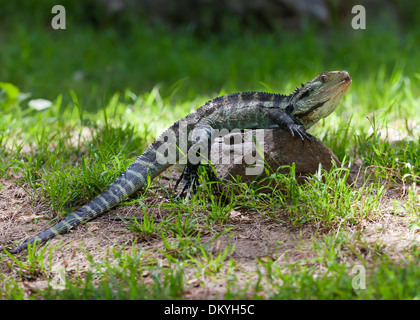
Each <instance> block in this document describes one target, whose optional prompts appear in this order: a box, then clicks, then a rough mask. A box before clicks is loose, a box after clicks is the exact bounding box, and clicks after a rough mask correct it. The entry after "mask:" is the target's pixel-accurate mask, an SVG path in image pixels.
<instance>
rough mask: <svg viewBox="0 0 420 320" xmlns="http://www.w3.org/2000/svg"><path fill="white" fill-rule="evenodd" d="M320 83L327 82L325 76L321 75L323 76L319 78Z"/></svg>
mask: <svg viewBox="0 0 420 320" xmlns="http://www.w3.org/2000/svg"><path fill="white" fill-rule="evenodd" d="M321 81H322V82H323V83H325V82H327V76H326V75H325V74H323V75H322V76H321Z"/></svg>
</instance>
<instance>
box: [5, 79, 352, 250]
mask: <svg viewBox="0 0 420 320" xmlns="http://www.w3.org/2000/svg"><path fill="white" fill-rule="evenodd" d="M351 81H352V80H351V78H350V76H349V74H348V72H347V71H331V72H324V73H321V74H319V75H318V76H316V77H315V78H314V79H312V80H311V81H309V82H307V83H305V84H302V85H301V86H300V87H297V88H296V90H295V91H294V92H293V93H292V94H290V95H282V94H272V93H265V92H244V93H235V94H229V95H224V96H220V97H217V98H215V99H213V100H210V101H208V102H207V103H205V104H204V105H202V106H201V107H200V108H199V109H197V110H196V111H195V112H192V113H191V114H189V115H188V116H186V117H185V118H183V119H181V120H179V121H177V122H175V123H174V124H173V125H172V126H171V127H170V128H168V129H167V130H166V131H165V132H164V133H163V134H162V135H161V137H160V138H158V139H157V140H156V141H155V142H153V143H152V144H151V145H150V146H149V147H148V148H147V149H146V151H145V152H144V153H143V154H141V155H140V156H139V157H137V159H136V160H135V161H134V162H133V163H132V164H131V165H130V166H129V167H128V168H127V170H126V171H125V172H124V173H122V174H121V175H120V176H119V177H117V178H116V179H115V180H114V182H112V183H111V184H110V185H109V186H108V187H107V188H106V189H105V190H104V191H103V192H102V193H101V194H99V195H98V196H97V197H95V198H94V199H93V200H91V201H90V202H89V203H87V204H85V205H84V206H82V207H80V208H79V209H77V210H75V211H73V212H72V213H71V214H69V215H68V216H66V217H65V218H64V219H63V220H62V221H60V222H58V223H57V224H55V225H54V226H52V227H50V228H49V229H47V230H45V231H43V232H41V233H39V234H38V235H36V236H35V237H33V238H31V239H29V240H27V241H25V242H23V243H22V244H20V245H19V246H18V247H16V248H15V249H12V250H9V252H11V253H18V252H20V251H22V250H24V249H26V248H27V246H28V244H33V243H34V242H35V241H36V242H37V243H41V242H45V241H47V240H49V239H51V238H53V237H55V236H56V235H58V234H62V233H65V232H67V231H69V230H70V229H72V228H74V227H76V226H78V225H80V224H82V223H85V222H87V221H90V220H92V219H94V218H96V217H98V216H99V215H101V214H103V213H104V212H106V211H108V210H109V209H111V208H112V207H114V206H116V205H117V204H119V203H120V202H122V201H123V200H125V199H126V198H128V197H129V196H130V195H132V194H133V193H134V192H136V191H137V190H139V189H141V188H142V187H144V186H145V185H146V184H147V180H148V178H149V179H151V180H153V179H154V178H156V177H157V176H158V175H159V174H160V173H162V172H163V171H164V170H166V169H168V168H169V167H170V166H171V165H172V164H171V163H169V162H166V163H165V162H164V161H158V160H159V157H161V158H162V157H163V155H162V154H161V151H160V149H161V147H162V145H163V144H164V143H167V141H168V138H167V137H168V136H170V135H169V134H168V133H169V132H171V133H172V134H173V135H174V137H175V139H174V140H173V141H171V143H172V144H173V145H176V146H179V145H180V144H181V143H182V141H181V139H180V136H181V133H182V132H181V124H185V125H184V127H183V130H186V131H187V132H186V134H187V136H188V133H190V132H192V131H194V136H193V138H191V142H190V143H189V149H191V150H193V148H194V147H197V148H198V147H201V148H203V147H204V146H205V145H207V146H208V147H209V146H210V145H211V144H210V143H209V141H210V140H211V135H212V132H213V131H214V130H216V129H219V130H221V129H227V130H233V129H241V130H242V129H272V128H277V127H280V128H283V129H285V131H288V132H289V133H290V134H291V136H292V137H295V136H297V137H298V138H300V140H302V142H304V141H305V139H306V140H309V141H310V139H311V135H310V134H309V133H307V132H306V130H307V129H308V128H310V127H311V126H312V125H313V124H315V123H316V122H317V121H319V120H320V119H322V118H325V117H327V116H328V115H329V114H331V112H333V111H334V110H335V109H336V107H337V106H338V104H339V103H340V100H341V98H342V97H343V95H344V94H345V93H346V91H347V90H348V88H349V87H350V84H351ZM165 137H166V138H165ZM197 150H200V149H197ZM192 154H197V153H194V152H193V153H192ZM189 155H190V153H188V162H187V164H186V166H185V168H184V171H183V173H182V175H181V177H180V178H179V180H178V182H177V185H178V183H179V182H180V181H181V180H182V181H183V187H182V190H181V192H180V193H179V194H178V196H179V195H180V194H182V193H183V192H184V191H185V190H186V189H187V188H194V189H195V187H196V185H197V174H196V173H197V169H198V166H199V165H200V162H199V161H198V163H197V161H196V162H195V163H192V161H190V157H189Z"/></svg>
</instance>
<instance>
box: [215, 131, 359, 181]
mask: <svg viewBox="0 0 420 320" xmlns="http://www.w3.org/2000/svg"><path fill="white" fill-rule="evenodd" d="M223 139H224V141H223ZM254 139H256V141H257V142H258V145H259V146H260V152H261V153H263V154H264V158H262V157H261V156H260V155H259V153H258V152H257V147H256V144H255V142H254ZM229 140H230V143H229ZM333 161H335V163H336V164H337V166H338V167H339V166H341V163H340V161H339V160H338V158H337V156H336V155H335V154H334V153H333V152H332V151H331V150H330V149H329V148H328V147H327V146H326V145H325V144H324V143H322V142H321V141H320V140H318V139H316V138H315V137H313V138H312V140H311V141H310V142H309V141H306V140H305V142H304V143H302V141H301V140H300V138H299V137H294V138H292V136H291V135H290V133H288V132H286V131H284V130H283V129H273V130H252V131H251V130H250V131H247V132H245V133H232V134H229V135H227V136H225V137H224V138H219V139H218V140H216V141H215V142H214V144H213V145H212V153H211V162H212V163H213V164H218V165H215V169H216V172H217V176H218V177H219V179H221V180H223V179H232V177H236V176H238V175H239V176H240V177H241V179H242V181H250V180H254V178H255V177H256V176H258V175H261V176H262V177H265V176H266V175H265V170H264V167H263V165H262V164H263V163H265V166H267V165H268V166H269V167H270V168H271V169H272V171H276V170H277V169H278V168H279V167H281V166H285V165H289V166H290V165H291V164H292V163H295V169H296V177H298V179H299V180H303V179H304V176H307V175H308V174H314V173H315V172H316V171H317V170H318V168H319V164H321V166H322V167H323V168H324V169H326V170H330V169H331V167H332V162H333ZM256 163H257V165H255V164H256ZM283 172H284V173H287V172H289V169H285V170H283ZM347 182H348V183H353V179H352V178H351V177H350V176H349V178H348V179H347Z"/></svg>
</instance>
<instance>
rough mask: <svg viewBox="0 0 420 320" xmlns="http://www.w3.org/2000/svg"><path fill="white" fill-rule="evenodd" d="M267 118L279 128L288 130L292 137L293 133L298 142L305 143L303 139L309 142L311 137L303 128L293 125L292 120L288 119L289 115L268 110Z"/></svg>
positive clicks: (276, 110) (278, 110)
mask: <svg viewBox="0 0 420 320" xmlns="http://www.w3.org/2000/svg"><path fill="white" fill-rule="evenodd" d="M268 116H269V117H270V119H271V120H272V121H273V122H274V123H275V124H277V125H278V126H279V127H280V128H283V129H286V130H289V132H290V134H291V135H292V137H294V136H295V133H297V134H298V135H299V137H300V140H302V142H303V143H304V142H305V139H307V140H308V141H311V137H312V136H311V135H310V134H309V133H307V132H306V131H305V129H304V128H303V126H300V125H298V124H296V123H294V121H293V120H292V118H290V117H289V115H288V114H287V113H285V112H284V111H282V110H280V109H278V108H269V110H268Z"/></svg>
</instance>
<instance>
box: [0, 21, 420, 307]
mask: <svg viewBox="0 0 420 320" xmlns="http://www.w3.org/2000/svg"><path fill="white" fill-rule="evenodd" d="M40 19H41V18H37V19H35V20H34V21H38V23H35V25H33V26H31V32H30V33H28V29H27V28H28V26H20V25H19V24H17V22H13V21H11V22H10V23H11V24H10V26H13V27H10V28H8V32H7V33H0V41H1V42H2V43H3V46H2V50H1V51H0V61H2V68H0V81H1V83H0V88H1V91H0V110H1V112H2V116H1V117H0V153H1V156H0V177H1V178H2V179H4V181H6V180H7V181H13V183H14V184H15V185H16V186H18V187H20V188H22V189H23V190H25V192H26V193H27V194H28V195H29V196H30V198H31V199H32V201H37V200H43V201H44V202H45V203H47V206H49V211H48V216H51V215H52V216H60V215H63V214H66V213H68V212H70V211H71V210H73V209H74V208H76V207H78V206H80V205H82V204H84V203H86V202H87V201H89V200H90V199H92V198H93V197H94V196H95V195H97V194H98V193H100V192H101V190H103V189H104V188H105V187H106V186H107V185H108V184H109V183H110V182H111V181H112V180H113V179H114V178H115V177H116V176H118V175H119V174H120V173H121V172H123V171H124V170H125V168H126V167H127V166H128V165H129V164H130V163H131V161H132V160H134V158H135V156H136V155H139V154H140V153H141V152H142V151H143V150H144V149H145V148H146V147H147V146H148V145H149V144H150V143H151V142H152V141H153V139H154V138H155V137H156V136H157V135H158V134H159V133H160V132H162V131H163V129H165V128H166V127H168V126H169V125H170V124H172V122H174V121H176V120H178V119H180V118H181V117H183V116H185V115H187V114H189V113H190V112H191V110H194V109H196V108H197V107H198V106H200V105H201V104H202V103H203V102H205V101H206V100H208V99H210V98H212V97H215V96H217V95H218V94H223V93H230V92H237V91H248V90H264V91H265V90H267V88H271V89H270V90H273V91H276V92H281V93H290V92H291V91H292V90H293V88H294V87H295V86H296V85H298V84H299V83H301V82H304V81H307V80H309V79H311V78H312V77H314V76H315V75H316V74H318V73H320V72H322V71H326V70H336V69H346V70H348V71H349V72H350V74H351V76H352V78H353V84H352V86H351V88H350V90H349V92H348V93H347V94H346V95H345V97H344V99H343V101H342V103H341V104H340V106H339V108H338V109H337V110H336V111H335V112H334V113H333V114H332V115H330V116H329V117H328V118H327V119H325V120H323V121H321V122H320V123H319V124H317V125H316V126H315V127H314V128H313V129H311V134H313V135H315V136H317V137H320V138H322V141H323V142H324V143H326V144H327V145H328V146H330V147H331V148H332V150H333V151H334V152H335V153H336V154H337V156H338V158H339V159H340V160H344V161H345V162H352V163H354V162H358V163H361V164H362V165H363V171H362V173H361V174H362V175H363V176H364V179H365V181H366V183H365V184H363V185H362V186H360V187H357V188H356V187H355V186H351V185H348V184H346V178H347V175H348V174H349V172H348V170H347V169H345V168H334V169H333V170H332V171H331V172H325V171H323V170H321V171H320V172H319V173H318V174H316V175H314V176H312V177H310V178H309V179H308V180H307V182H306V183H304V184H298V183H297V179H296V177H295V175H294V166H293V165H291V166H290V167H289V170H290V173H289V174H280V173H279V172H278V171H277V170H275V168H274V169H272V170H269V169H267V170H268V178H267V179H269V180H272V181H273V182H275V186H276V187H273V188H272V189H269V188H268V190H266V191H264V192H260V189H261V185H260V184H258V183H257V182H254V183H248V184H244V183H242V182H240V181H236V182H232V183H231V184H228V185H223V186H222V187H223V189H222V190H225V191H224V192H225V193H224V196H223V197H217V196H216V194H215V193H214V192H213V191H212V190H213V187H214V184H212V183H208V182H205V181H202V185H201V186H200V188H199V192H198V193H197V194H196V195H193V196H192V197H191V199H190V201H188V202H186V201H183V200H180V201H168V202H167V201H164V200H163V198H162V197H163V196H162V195H164V196H167V197H168V198H170V197H171V196H172V190H166V189H165V188H163V187H162V186H156V185H149V186H148V188H147V189H146V190H143V191H142V192H141V193H139V194H137V196H136V197H135V198H134V199H130V200H128V201H126V202H125V203H123V204H122V206H134V205H136V206H139V207H140V211H141V212H142V219H137V220H130V221H128V222H127V226H126V227H127V228H128V229H130V230H131V231H132V232H133V233H134V234H138V238H139V239H145V241H150V242H153V241H160V244H161V245H160V247H159V248H157V249H156V250H144V251H143V250H140V249H137V247H136V246H135V245H133V246H132V249H130V250H127V249H126V248H124V247H118V246H115V247H113V248H107V249H104V248H102V249H101V252H102V255H101V257H102V258H101V259H97V258H95V257H96V255H94V254H93V253H92V252H88V251H86V252H85V253H84V254H83V256H84V257H85V259H86V260H87V261H88V262H89V264H88V266H87V267H86V268H83V269H81V270H76V271H74V270H72V272H67V271H66V268H65V267H64V269H60V270H57V269H55V268H54V266H52V264H51V259H52V258H51V257H52V255H54V252H55V251H56V250H57V248H53V247H50V246H44V247H39V248H36V247H35V248H32V250H30V251H29V252H27V253H23V254H21V255H20V256H18V257H14V256H13V257H12V256H9V255H7V254H6V253H5V252H0V270H1V271H2V272H0V277H1V279H2V281H1V282H0V283H1V284H0V298H2V299H23V298H26V299H57V298H58V299H178V298H182V297H184V295H185V292H186V288H187V287H188V286H189V284H188V283H189V281H190V280H194V279H198V280H197V281H198V282H199V283H200V285H202V286H205V285H208V284H209V283H213V282H214V283H217V282H218V281H227V282H228V284H227V290H226V292H225V293H224V294H223V295H222V298H226V299H244V298H255V299H259V298H271V299H290V298H291V299H416V298H418V297H419V293H418V289H417V288H418V280H417V279H418V278H419V272H418V271H417V269H418V263H419V261H418V258H417V256H418V252H417V251H416V250H417V249H416V248H417V247H416V245H415V244H413V245H412V248H411V250H408V251H407V252H405V251H404V252H398V254H396V256H397V257H398V259H396V258H394V256H393V255H392V253H391V251H385V250H384V248H383V247H382V245H381V243H379V242H374V243H373V244H372V243H368V242H366V241H365V240H364V239H363V236H362V234H363V230H364V229H363V228H364V225H365V224H368V223H370V222H371V221H373V220H375V219H376V218H377V217H384V215H385V213H384V211H386V212H387V213H389V212H391V213H392V215H393V216H399V215H401V217H402V218H401V219H404V221H405V220H408V221H409V224H410V228H411V229H418V228H419V224H420V222H419V221H420V206H419V203H420V199H419V191H418V184H419V182H420V178H419V177H420V162H419V161H420V160H419V159H420V152H419V150H420V146H419V145H420V138H419V131H418V126H419V125H420V116H419V115H420V89H419V88H420V73H419V71H418V70H420V62H419V59H418V54H417V48H418V47H419V45H420V43H419V39H420V34H419V31H418V30H416V29H410V30H408V31H407V32H401V33H400V32H398V31H392V30H387V31H384V30H378V29H376V28H375V27H372V28H368V30H366V31H360V32H354V31H353V30H338V31H333V30H331V32H330V34H328V35H326V34H322V33H321V34H318V33H316V32H315V31H311V29H308V30H304V31H303V32H302V33H298V32H293V33H287V32H277V33H272V34H259V33H255V34H254V33H250V34H242V33H237V34H235V35H234V36H231V37H227V35H226V34H223V35H221V36H219V37H217V36H209V37H208V38H206V39H200V38H196V37H194V35H193V34H192V33H191V31H189V30H182V29H181V30H177V31H173V32H172V33H170V32H169V31H168V30H165V29H160V30H157V29H152V28H149V27H147V26H144V25H142V24H141V23H140V24H139V25H138V27H137V28H134V29H132V30H131V31H130V32H129V33H128V34H127V35H126V36H125V37H121V35H120V34H119V33H118V32H117V31H115V30H111V29H108V28H104V29H103V30H101V32H98V31H97V30H94V29H92V28H88V27H86V26H85V25H83V24H77V25H76V24H73V25H72V26H71V28H69V29H68V30H66V31H65V32H61V33H58V32H54V31H51V30H48V29H47V28H46V27H45V26H44V25H43V24H42V23H40V22H39V20H40ZM70 22H71V21H70ZM375 52H380V59H379V58H378V57H377V56H376V54H375ZM156 60H159V63H157V62H156ZM63 61H66V63H63ZM29 92H30V93H31V96H30V98H29V96H28V94H27V93H29ZM31 98H34V99H35V98H45V99H49V100H50V101H52V106H51V107H50V108H47V109H45V110H36V109H34V108H32V107H30V106H29V104H28V101H29V99H31ZM416 126H417V129H415V128H416ZM396 129H397V130H398V131H399V132H401V136H402V138H399V137H397V136H396V134H395V130H396ZM283 169H284V168H283ZM175 178H176V177H174V179H175ZM2 181H3V180H2ZM172 185H173V183H172ZM283 186H286V187H283ZM3 187H4V186H1V185H0V192H1V189H2V188H3ZM395 190H397V191H398V190H400V191H398V192H400V196H399V197H395V198H393V199H392V201H393V202H392V205H391V207H392V208H391V209H389V208H390V206H389V205H388V204H389V201H391V200H389V198H387V197H386V195H387V193H388V192H391V191H395ZM151 196H153V197H154V198H156V199H161V200H159V203H156V202H154V203H152V204H150V203H149V202H147V200H148V197H151ZM159 197H160V198H159ZM384 208H387V209H386V210H384ZM234 211H235V212H240V213H241V214H242V215H243V216H244V217H255V219H261V221H266V219H269V220H270V221H272V222H273V224H276V225H280V224H282V223H283V224H286V225H287V227H288V228H290V229H291V230H296V229H297V230H299V229H303V228H305V227H306V226H308V225H309V226H315V227H316V230H317V231H316V234H314V238H313V239H312V242H311V243H310V244H309V245H308V244H306V245H305V246H304V245H296V248H295V249H296V250H297V251H301V252H305V253H306V254H307V256H305V255H304V256H303V257H302V258H301V259H299V260H298V261H296V259H290V260H289V259H288V258H287V257H286V259H285V261H284V262H282V263H279V262H278V261H277V257H276V258H273V257H271V256H270V257H267V258H266V257H263V258H261V257H260V258H259V259H258V261H257V259H255V263H256V264H257V267H258V270H259V272H254V273H253V274H249V273H247V271H244V270H245V269H243V268H242V266H241V263H240V262H239V261H237V260H235V258H234V254H233V253H234V252H235V250H236V248H235V246H234V243H235V241H234V240H233V238H234V237H236V236H242V234H241V231H238V228H240V227H241V226H242V225H241V224H235V223H233V222H232V220H231V219H229V218H230V216H231V214H232V212H234ZM157 213H159V215H160V214H161V213H162V215H163V218H164V219H162V220H159V221H157V216H158V215H157ZM349 230H351V231H352V233H349V232H350V231H349ZM355 230H356V231H355ZM407 232H408V229H407ZM350 234H351V235H350ZM355 235H357V236H355ZM222 239H223V243H224V245H223V246H222V247H220V243H221V240H222ZM279 246H281V243H279ZM98 250H99V249H98ZM263 254H264V253H262V255H263ZM267 255H268V254H267ZM276 261H277V262H276ZM346 261H351V263H346ZM355 261H357V264H360V265H362V266H364V268H365V269H366V275H367V276H366V277H367V278H366V283H367V288H366V290H354V289H353V287H352V279H353V276H354V275H353V274H352V272H351V269H352V267H353V266H354V264H355V263H356V262H355ZM60 272H62V273H63V275H64V276H63V279H62V281H61V282H60V283H56V275H57V274H58V273H60ZM238 274H241V275H244V277H243V278H241V277H239V276H238ZM247 277H249V279H248V278H247ZM23 279H31V281H32V280H34V279H35V280H36V279H37V280H40V279H41V280H45V281H46V283H47V287H46V288H43V289H42V288H41V289H40V288H38V289H36V290H31V291H30V292H29V294H28V291H27V290H26V289H25V287H24V286H23V285H22V281H23ZM243 279H248V280H243ZM243 281H245V283H243Z"/></svg>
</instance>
